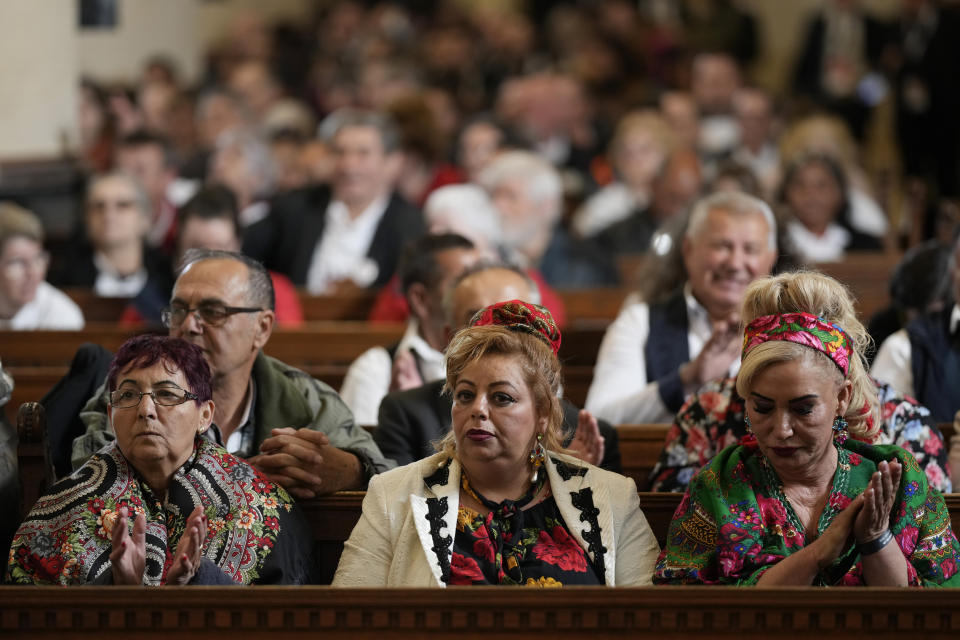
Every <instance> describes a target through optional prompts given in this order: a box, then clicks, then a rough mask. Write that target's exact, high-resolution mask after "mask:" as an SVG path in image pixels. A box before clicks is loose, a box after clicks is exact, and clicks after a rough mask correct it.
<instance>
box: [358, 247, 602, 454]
mask: <svg viewBox="0 0 960 640" xmlns="http://www.w3.org/2000/svg"><path fill="white" fill-rule="evenodd" d="M505 300H524V301H526V302H533V303H536V304H539V303H540V293H539V291H538V290H537V287H536V284H534V282H533V281H532V280H530V278H529V277H527V275H526V274H524V273H523V272H522V271H520V270H518V269H515V268H513V267H510V266H507V265H489V264H488V265H478V266H476V267H474V268H472V269H469V270H467V271H466V272H465V273H464V274H463V275H462V276H460V278H458V279H457V280H456V281H455V282H454V284H453V286H452V287H451V289H450V290H449V291H448V292H447V296H446V299H445V300H444V310H445V313H446V317H447V331H446V333H447V341H448V342H449V340H450V338H452V337H453V334H454V333H456V331H458V330H459V329H462V328H463V327H466V326H467V325H468V324H469V323H470V319H471V318H472V317H473V315H474V314H475V313H476V312H477V311H479V310H480V309H483V308H484V307H487V306H489V305H491V304H494V303H497V302H503V301H505ZM444 382H445V380H437V381H435V382H431V383H428V384H425V385H423V386H422V387H418V388H416V389H409V390H406V391H396V392H393V393H389V394H387V395H386V396H384V398H383V401H381V403H380V412H379V420H378V426H377V430H376V431H375V432H374V440H375V441H376V443H377V445H378V446H379V447H380V450H381V451H382V452H383V454H384V455H385V456H387V457H388V458H392V459H393V460H395V461H396V462H397V464H398V465H403V464H409V463H411V462H414V461H416V460H419V459H421V458H424V457H426V456H429V455H431V454H433V453H434V449H433V445H432V442H433V441H434V440H438V439H440V438H442V437H443V436H444V435H445V434H446V433H447V431H448V430H449V429H450V421H451V419H450V408H451V406H452V399H451V398H450V396H449V395H448V394H442V393H441V392H442V389H443V385H444ZM562 406H563V425H564V431H565V432H566V433H568V434H571V435H572V436H573V437H572V439H571V440H572V441H571V442H570V443H568V446H569V447H570V448H571V449H575V450H578V451H579V452H580V453H581V455H580V456H579V457H581V458H582V459H584V460H586V461H587V462H591V463H593V464H598V463H599V464H598V466H600V467H602V468H604V469H609V470H611V471H616V472H619V471H620V450H619V448H618V446H617V434H616V431H615V430H614V429H613V427H611V426H610V425H609V424H608V423H605V422H601V423H598V422H597V421H596V419H595V418H593V416H591V415H590V414H589V413H587V412H586V411H580V410H578V409H577V407H575V406H574V405H573V404H571V403H570V402H568V401H567V400H563V401H562Z"/></svg>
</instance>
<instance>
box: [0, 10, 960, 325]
mask: <svg viewBox="0 0 960 640" xmlns="http://www.w3.org/2000/svg"><path fill="white" fill-rule="evenodd" d="M798 28H800V29H801V34H802V35H801V38H800V46H799V48H798V49H797V51H796V52H795V56H794V59H793V62H792V68H791V69H790V73H791V75H790V78H788V79H787V81H786V82H784V83H783V84H784V86H785V87H786V91H784V92H782V93H776V94H775V93H773V92H772V91H770V90H768V89H766V88H764V87H761V86H758V85H757V84H756V83H755V82H753V81H752V72H753V69H754V66H755V63H756V62H757V58H758V56H759V55H760V52H761V45H762V41H763V38H765V37H767V34H765V33H764V32H763V30H762V29H761V28H760V23H759V21H758V19H757V17H756V16H754V15H752V14H751V13H750V12H749V10H748V9H746V8H743V7H741V6H740V5H738V4H737V3H736V2H734V1H732V0H676V1H669V0H643V1H640V2H636V1H632V2H631V1H628V0H594V1H586V0H581V1H573V0H571V1H567V2H545V1H536V0H532V1H530V2H527V3H522V4H521V3H487V2H476V3H466V2H452V1H443V0H419V1H416V2H406V3H395V2H360V1H356V0H345V1H338V2H329V3H323V5H322V6H320V7H318V9H317V13H316V16H315V18H314V20H312V21H310V22H309V23H304V24H270V23H268V22H267V21H265V20H264V19H262V18H261V17H259V16H257V15H255V14H243V15H239V16H237V17H236V19H235V20H234V21H233V23H232V25H231V28H230V31H229V34H228V35H227V37H226V38H225V39H224V40H223V41H222V42H221V43H220V44H219V45H218V46H217V47H215V48H214V49H213V50H211V51H209V52H208V54H207V57H206V65H205V72H204V74H203V77H202V78H201V80H200V81H199V82H197V83H194V84H190V83H187V82H186V81H185V80H184V78H183V77H182V76H181V75H180V73H179V71H178V69H177V68H176V66H175V65H174V64H172V63H171V62H170V61H168V60H166V59H164V58H156V59H153V60H151V61H150V62H149V63H148V64H147V65H146V66H145V67H144V68H143V71H142V74H141V75H140V77H138V78H135V79H132V80H131V82H130V83H129V84H126V85H123V86H113V85H109V86H108V85H104V84H101V83H98V81H97V79H95V78H88V79H85V80H84V81H83V82H82V85H81V91H80V100H79V117H78V122H79V126H80V134H81V135H80V140H81V148H80V149H79V153H78V161H79V162H80V163H81V165H82V167H83V169H84V171H85V172H86V173H87V174H88V175H89V181H88V183H87V188H86V191H85V194H84V203H83V211H84V215H83V219H82V220H79V221H77V228H76V231H75V234H74V236H73V237H72V238H69V239H68V241H67V242H63V241H62V240H63V239H54V240H60V242H59V244H56V243H55V244H51V245H48V246H50V247H54V249H55V250H51V252H50V255H49V256H48V254H46V253H44V238H43V235H42V229H41V230H40V233H39V234H34V237H33V242H32V245H31V246H29V247H27V248H26V249H24V251H21V253H23V254H24V255H20V254H17V256H13V257H11V256H7V253H8V252H10V251H13V248H12V245H10V246H8V245H7V244H6V243H4V244H3V246H2V247H0V248H2V249H3V251H4V254H3V256H0V259H2V260H3V261H4V262H5V263H6V262H8V261H9V260H13V259H15V262H13V263H11V264H14V265H18V266H17V268H16V269H13V268H10V269H5V270H4V278H5V279H10V278H11V277H12V276H18V277H20V278H21V280H22V279H23V278H27V277H28V276H29V277H32V278H33V280H34V281H37V282H39V281H42V280H43V279H44V278H43V277H42V276H43V275H44V274H46V275H47V279H48V280H49V282H50V283H51V284H52V285H54V286H58V287H91V288H92V289H93V290H94V291H95V292H96V293H97V294H99V295H104V296H121V297H127V298H131V299H133V300H134V304H133V305H132V308H131V311H130V313H129V314H127V315H128V316H129V317H128V319H129V320H131V321H144V320H145V321H148V322H156V321H157V320H158V319H159V312H160V309H161V308H162V307H163V306H164V305H165V304H166V301H167V300H168V297H169V292H170V287H171V286H172V282H173V275H174V271H173V269H174V268H175V266H176V263H177V260H178V256H179V255H180V254H182V252H183V251H185V250H186V249H189V248H192V247H197V246H206V247H210V248H226V249H237V248H240V247H242V248H243V249H244V251H245V252H247V253H248V254H250V255H252V256H253V257H256V258H258V259H260V260H262V261H264V263H265V264H266V266H267V267H268V268H269V269H271V270H272V271H273V272H274V277H275V284H276V285H277V286H278V287H279V288H280V289H282V290H284V291H288V292H293V287H297V286H299V287H306V288H307V289H308V290H310V291H311V292H313V293H329V292H332V291H336V290H338V289H339V288H342V287H347V288H349V287H370V286H376V287H381V286H383V285H387V284H389V283H391V282H392V283H393V285H392V286H393V288H394V290H395V291H398V285H397V284H396V278H394V272H395V270H396V266H397V261H398V259H399V254H400V251H401V249H402V245H403V244H404V243H405V242H407V241H409V240H411V239H413V238H415V237H417V236H418V235H420V234H421V233H423V232H426V231H445V232H448V231H454V232H457V233H460V234H462V235H464V236H466V237H468V238H469V239H470V240H471V241H472V242H473V243H474V244H475V245H476V246H478V247H480V248H482V249H483V250H484V251H486V252H488V253H489V254H491V255H492V254H497V255H498V256H499V257H501V258H505V259H508V260H509V261H511V262H513V263H517V264H519V265H521V266H522V267H523V268H525V269H527V270H528V271H529V272H530V273H531V275H532V276H533V277H534V278H535V279H536V280H537V281H538V282H539V283H541V284H542V285H546V291H545V293H546V296H547V297H546V298H545V299H549V295H550V294H549V289H550V288H551V287H552V288H557V287H559V288H563V287H583V286H603V285H617V284H632V283H624V282H623V279H624V269H623V268H622V265H623V261H622V259H621V258H622V256H624V255H636V254H648V253H649V254H653V255H656V254H661V255H662V254H666V253H668V252H669V248H670V244H671V239H670V238H671V233H674V232H675V230H676V229H675V227H676V226H677V224H676V223H675V222H671V221H675V220H676V219H677V218H678V217H679V215H680V214H681V213H683V212H684V211H685V210H686V209H687V208H688V207H689V205H690V203H691V202H692V201H693V200H694V199H696V198H697V197H698V196H700V195H702V194H704V193H705V192H708V191H713V190H718V189H735V190H741V191H745V192H748V193H751V194H754V195H758V196H760V197H761V198H763V199H764V200H766V201H767V202H769V203H770V204H771V205H772V206H773V208H774V210H775V212H776V214H777V217H778V220H779V223H780V226H782V230H781V234H780V235H781V236H783V237H782V238H781V242H780V248H781V254H782V255H784V256H790V257H791V258H792V259H793V260H794V261H795V262H801V263H816V262H835V261H838V260H842V259H843V257H844V255H845V254H846V253H847V252H851V251H871V250H872V251H878V250H881V249H884V248H886V249H893V248H899V247H904V246H907V245H915V244H919V243H920V242H921V241H924V240H932V241H933V242H934V243H937V242H939V243H941V244H950V242H951V240H952V234H953V228H954V225H955V218H956V206H955V205H954V201H953V198H954V197H955V196H956V195H957V191H958V173H960V168H958V160H957V152H958V146H960V132H958V124H957V122H958V120H957V118H956V117H955V115H954V114H955V113H956V112H957V108H958V107H960V87H958V85H957V83H956V82H954V81H953V80H952V78H951V77H950V71H949V69H950V65H951V62H952V60H954V59H956V57H957V55H956V54H957V53H958V51H957V50H958V48H960V37H957V36H958V35H960V18H958V12H957V10H956V9H955V8H954V7H953V6H951V5H950V4H948V3H941V2H937V1H935V0H903V2H901V3H900V9H899V12H898V14H897V15H896V16H894V17H893V19H892V20H886V21H882V20H879V19H877V18H876V17H874V16H872V15H871V14H870V13H869V12H868V11H866V10H865V9H864V8H862V7H861V6H860V3H858V2H857V1H856V0H825V1H824V2H823V4H822V6H821V7H819V8H818V9H817V10H816V11H815V12H814V13H813V14H812V15H810V16H809V19H808V21H807V23H806V24H805V25H798ZM891 106H892V107H893V108H892V109H887V111H886V113H891V112H892V113H893V114H894V115H893V117H892V118H888V119H887V120H886V121H884V122H886V124H888V125H889V126H888V127H887V129H888V130H887V131H886V132H885V133H886V134H888V138H889V139H890V140H891V141H892V142H894V143H895V148H896V151H897V152H896V153H895V154H893V157H894V159H895V162H894V163H893V165H892V166H893V171H892V172H891V170H890V167H887V168H886V169H885V170H884V171H880V172H877V171H871V170H870V169H872V168H873V167H872V166H871V165H870V163H868V162H865V158H864V153H865V149H866V148H867V147H866V146H865V145H866V143H867V142H868V141H869V139H870V136H871V135H874V134H872V133H871V131H872V129H871V123H873V122H874V121H875V120H877V117H878V115H877V114H878V112H879V111H880V110H881V108H884V107H891ZM875 128H876V127H874V129H875ZM453 185H457V187H456V188H454V187H453ZM341 205H343V207H342V209H337V211H339V212H340V215H341V217H340V218H335V217H334V214H333V213H331V210H332V209H333V208H336V207H340V206H341ZM384 211H386V212H387V213H386V215H385V214H384ZM325 212H326V213H325ZM334 213H336V212H334ZM318 219H320V220H322V223H318V225H313V221H315V220H318ZM4 220H6V218H4ZM337 220H339V222H337ZM387 220H392V223H390V224H387V222H386V221H387ZM4 224H5V225H6V222H4ZM311 225H313V226H311ZM7 226H9V225H7ZM314 227H317V228H314ZM11 233H12V232H11V231H10V229H9V228H5V229H3V230H0V241H2V240H4V238H6V237H7V236H8V235H10V234H11ZM22 236H23V234H22V233H21V234H19V236H18V237H22ZM47 240H50V239H49V238H48V239H47ZM28 244H29V243H28ZM24 252H25V253H24ZM31 266H33V267H36V268H33V269H31V268H29V267H31ZM21 267H22V268H21ZM14 271H16V273H13V272H14ZM8 272H9V273H8ZM11 274H12V276H11ZM38 275H39V276H41V277H37V276H38ZM19 286H21V288H23V287H28V286H34V287H35V286H37V285H36V284H29V285H23V284H20V285H19ZM15 289H16V287H15V286H12V285H9V286H7V287H5V288H4V291H5V292H4V293H3V294H2V295H0V306H3V307H10V308H11V309H12V310H13V311H16V310H17V309H18V308H19V307H17V303H16V300H7V299H6V298H10V297H11V296H13V297H15ZM11 292H13V293H11ZM21 297H24V296H21ZM27 297H29V296H27ZM397 297H398V298H399V297H402V296H401V295H400V294H399V293H398V294H397ZM64 304H66V303H64ZM291 305H292V308H291V309H290V310H289V315H286V314H281V318H280V319H281V322H286V321H289V322H291V323H295V322H297V321H298V318H299V317H300V316H299V311H298V310H297V309H296V304H295V300H294V301H293V302H291ZM401 306H402V304H401ZM378 308H379V309H387V311H384V312H383V313H385V314H386V317H388V318H392V316H391V313H394V312H393V311H390V305H389V304H384V305H380V306H378ZM6 311H9V310H6ZM403 313H404V312H403V311H402V310H401V311H400V315H401V316H402V315H403ZM0 315H2V316H3V318H4V319H3V320H0V324H3V323H8V322H9V321H10V317H11V316H10V314H9V313H3V314H0ZM41 315H44V314H41ZM46 315H49V314H46ZM284 316H286V317H284ZM561 316H562V312H561ZM394 319H395V318H394Z"/></svg>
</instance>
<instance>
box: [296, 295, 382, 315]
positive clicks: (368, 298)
mask: <svg viewBox="0 0 960 640" xmlns="http://www.w3.org/2000/svg"><path fill="white" fill-rule="evenodd" d="M297 293H298V294H299V297H300V306H301V307H303V318H304V320H306V321H307V322H314V321H317V320H361V321H362V320H366V319H367V317H368V316H369V315H370V310H371V309H372V308H373V303H374V301H375V300H376V298H377V293H376V292H375V291H368V290H366V289H357V290H355V291H349V292H342V293H335V294H331V295H322V296H318V295H311V294H310V293H308V292H307V291H306V290H305V289H300V290H298V292H297Z"/></svg>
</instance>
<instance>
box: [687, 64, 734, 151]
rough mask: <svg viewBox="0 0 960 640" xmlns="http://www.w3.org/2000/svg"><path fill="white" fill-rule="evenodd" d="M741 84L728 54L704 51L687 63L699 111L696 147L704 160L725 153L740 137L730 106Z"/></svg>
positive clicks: (730, 149)
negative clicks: (698, 132)
mask: <svg viewBox="0 0 960 640" xmlns="http://www.w3.org/2000/svg"><path fill="white" fill-rule="evenodd" d="M740 84H741V74H740V67H739V65H738V64H737V61H736V59H735V58H734V57H733V56H731V55H729V54H726V53H722V52H717V51H704V52H701V53H698V54H696V55H695V56H694V57H693V60H692V61H691V63H690V93H691V95H692V96H693V99H694V101H695V102H696V103H697V110H698V111H699V113H700V134H699V136H698V140H697V148H698V150H699V151H700V154H701V156H703V157H704V158H706V159H710V158H720V157H724V156H726V155H728V154H729V153H730V152H731V151H732V150H733V148H734V147H735V146H736V144H737V142H738V140H739V138H740V130H739V126H738V124H737V119H736V118H735V117H734V106H733V102H734V96H735V95H736V93H737V90H738V89H739V88H740Z"/></svg>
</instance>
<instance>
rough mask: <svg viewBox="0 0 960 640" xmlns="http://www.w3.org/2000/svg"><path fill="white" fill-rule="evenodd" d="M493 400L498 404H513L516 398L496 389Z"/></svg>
mask: <svg viewBox="0 0 960 640" xmlns="http://www.w3.org/2000/svg"><path fill="white" fill-rule="evenodd" d="M493 401H494V402H495V403H497V404H498V405H501V406H503V405H508V404H513V403H514V402H516V401H517V400H516V398H514V397H513V396H511V395H510V394H508V393H504V392H503V391H497V392H495V393H494V394H493Z"/></svg>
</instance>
